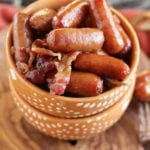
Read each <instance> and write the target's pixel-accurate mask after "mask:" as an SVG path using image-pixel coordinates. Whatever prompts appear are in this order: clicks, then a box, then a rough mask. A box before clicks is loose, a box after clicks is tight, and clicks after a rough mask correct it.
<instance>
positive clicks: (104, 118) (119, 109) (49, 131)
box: [10, 80, 135, 140]
mask: <svg viewBox="0 0 150 150" xmlns="http://www.w3.org/2000/svg"><path fill="white" fill-rule="evenodd" d="M10 85H11V89H12V94H13V98H14V102H15V103H16V105H17V107H18V108H19V110H20V111H21V112H22V114H23V116H24V118H25V119H26V120H27V121H28V122H29V123H30V124H31V125H32V126H34V127H35V128H36V129H38V130H39V131H41V132H43V133H44V134H46V135H50V136H52V137H55V138H59V139H64V140H77V139H84V138H88V137H91V136H94V135H96V134H98V133H101V132H103V131H105V130H106V129H108V128H110V127H111V126H112V125H113V124H114V123H116V122H117V121H118V120H119V119H120V117H121V116H122V115H123V114H124V112H125V110H126V109H127V107H128V105H129V103H130V101H131V97H132V94H133V90H134V85H135V80H133V82H132V84H131V86H130V88H129V90H128V91H127V92H126V93H125V95H124V96H123V97H122V98H121V99H120V101H118V102H117V103H116V104H115V105H113V106H112V107H110V108H109V109H107V110H105V111H103V112H100V113H99V114H96V115H94V116H90V117H85V118H78V119H64V118H57V117H52V116H50V115H47V114H45V113H43V112H41V111H39V110H37V109H35V108H34V107H32V106H31V105H29V104H28V103H27V102H25V101H24V99H23V98H22V97H20V96H19V94H18V93H17V92H16V90H15V89H14V87H13V84H12V82H11V81H10Z"/></svg>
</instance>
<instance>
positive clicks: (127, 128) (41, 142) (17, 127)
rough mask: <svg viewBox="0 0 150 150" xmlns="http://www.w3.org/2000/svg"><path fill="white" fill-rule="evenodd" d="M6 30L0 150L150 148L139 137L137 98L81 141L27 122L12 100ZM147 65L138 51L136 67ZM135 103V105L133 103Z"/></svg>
mask: <svg viewBox="0 0 150 150" xmlns="http://www.w3.org/2000/svg"><path fill="white" fill-rule="evenodd" d="M5 37H6V31H3V32H1V33H0V61H1V63H0V102H1V103H0V150H144V149H147V150H150V143H149V142H148V143H147V144H145V148H144V145H143V144H142V142H140V140H139V137H138V136H139V117H138V112H137V108H138V107H137V106H136V105H137V104H138V103H137V102H133V104H132V105H131V106H130V108H129V109H128V111H127V112H126V114H125V115H124V116H123V117H122V119H121V120H120V121H119V122H118V123H117V124H115V125H114V126H113V127H112V128H110V129H109V130H108V131H106V132H105V133H102V134H100V135H97V136H95V137H93V138H90V139H86V140H81V141H61V140H57V139H53V138H51V137H48V136H45V135H43V134H41V133H39V131H37V130H35V129H34V128H33V127H32V126H30V125H29V124H28V123H27V122H26V121H25V120H24V118H23V117H22V116H21V114H20V113H19V111H18V110H17V109H16V106H15V105H14V104H13V102H12V96H11V91H10V89H9V85H8V79H7V69H6V57H5V48H4V45H5ZM145 68H147V69H150V62H149V60H148V59H147V58H146V56H145V55H144V54H141V60H140V66H139V70H140V71H141V70H143V69H145ZM135 103H136V105H135Z"/></svg>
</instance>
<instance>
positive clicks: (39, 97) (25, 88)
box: [6, 0, 140, 118]
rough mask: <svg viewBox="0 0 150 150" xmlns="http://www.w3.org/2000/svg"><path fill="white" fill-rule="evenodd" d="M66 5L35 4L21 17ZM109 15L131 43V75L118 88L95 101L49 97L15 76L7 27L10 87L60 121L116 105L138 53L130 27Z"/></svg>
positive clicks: (122, 18) (63, 1) (16, 72)
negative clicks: (61, 118)
mask: <svg viewBox="0 0 150 150" xmlns="http://www.w3.org/2000/svg"><path fill="white" fill-rule="evenodd" d="M70 1H71V0H61V1H60V0H59V1H54V0H50V1H37V2H35V3H33V4H31V5H30V6H29V7H27V8H26V9H25V10H23V11H24V12H25V13H28V14H32V13H33V12H34V11H36V10H39V9H41V8H46V7H51V8H59V7H60V6H62V5H64V4H67V3H69V2H70ZM58 2H59V3H58ZM112 12H113V13H114V14H116V15H117V16H118V17H119V18H120V20H121V24H122V26H123V28H124V29H125V31H126V33H127V34H128V36H129V37H130V39H131V41H132V53H131V58H130V60H131V61H130V69H131V71H130V74H129V75H128V76H127V77H126V79H125V80H124V81H122V85H120V86H117V87H115V88H113V89H111V90H109V91H107V92H105V93H103V94H100V95H98V96H95V97H83V98H74V97H65V96H58V95H51V94H50V93H48V92H46V91H44V90H42V89H40V88H38V87H36V86H35V85H33V84H32V83H30V82H29V81H27V80H26V79H24V78H23V77H22V76H21V75H20V74H19V73H18V71H17V69H16V66H15V62H14V60H13V54H12V51H11V46H12V27H10V29H9V31H8V34H7V42H6V51H7V60H8V64H9V74H10V76H11V81H12V84H13V86H14V87H15V89H16V91H17V93H18V94H19V96H20V97H22V99H24V100H25V101H26V102H28V103H29V104H30V105H32V106H33V107H35V108H37V109H39V110H40V111H43V112H45V113H47V114H50V115H53V116H57V117H63V118H79V117H85V116H90V115H94V114H97V113H99V112H101V111H103V110H105V109H107V108H109V107H110V106H112V105H114V104H115V103H116V102H118V101H119V100H120V98H121V97H122V96H123V95H124V94H125V93H126V92H127V91H128V90H129V88H130V85H131V83H132V81H133V80H134V79H135V72H136V70H137V66H138V62H139V55H140V50H139V42H138V39H137V36H136V34H135V31H134V29H133V28H132V26H131V25H130V23H129V22H128V21H127V20H126V19H125V18H124V17H123V16H122V15H121V14H120V13H119V12H118V11H116V10H115V9H112Z"/></svg>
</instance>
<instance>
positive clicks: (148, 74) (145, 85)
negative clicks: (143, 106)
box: [134, 70, 150, 102]
mask: <svg viewBox="0 0 150 150" xmlns="http://www.w3.org/2000/svg"><path fill="white" fill-rule="evenodd" d="M134 96H135V98H136V99H137V100H139V101H146V102H149V101H150V70H146V71H143V72H141V73H140V74H139V75H138V76H137V78H136V86H135V92H134Z"/></svg>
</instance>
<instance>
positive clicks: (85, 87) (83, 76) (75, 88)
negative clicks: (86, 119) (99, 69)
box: [66, 71, 103, 97]
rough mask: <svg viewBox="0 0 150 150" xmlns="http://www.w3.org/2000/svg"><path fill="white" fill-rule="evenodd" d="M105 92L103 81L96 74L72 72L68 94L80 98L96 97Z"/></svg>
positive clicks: (67, 89)
mask: <svg viewBox="0 0 150 150" xmlns="http://www.w3.org/2000/svg"><path fill="white" fill-rule="evenodd" d="M102 91H103V80H102V79H101V78H100V77H98V76H97V75H95V74H92V73H84V72H74V71H73V72H72V73H71V79H70V82H69V85H68V86H67V88H66V92H67V93H70V94H74V95H78V96H84V97H88V96H96V95H99V94H100V93H102Z"/></svg>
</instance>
